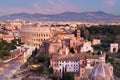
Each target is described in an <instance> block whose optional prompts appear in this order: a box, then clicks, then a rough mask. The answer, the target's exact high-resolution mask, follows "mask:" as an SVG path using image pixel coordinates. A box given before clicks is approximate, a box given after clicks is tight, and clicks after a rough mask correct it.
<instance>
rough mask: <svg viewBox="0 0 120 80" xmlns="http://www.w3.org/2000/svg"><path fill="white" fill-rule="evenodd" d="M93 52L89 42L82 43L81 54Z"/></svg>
mask: <svg viewBox="0 0 120 80" xmlns="http://www.w3.org/2000/svg"><path fill="white" fill-rule="evenodd" d="M88 51H90V52H93V47H91V42H84V43H83V47H81V52H88Z"/></svg>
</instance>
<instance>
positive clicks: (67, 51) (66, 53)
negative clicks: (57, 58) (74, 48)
mask: <svg viewBox="0 0 120 80" xmlns="http://www.w3.org/2000/svg"><path fill="white" fill-rule="evenodd" d="M69 52H70V51H69V48H68V47H66V50H65V55H68V54H69Z"/></svg>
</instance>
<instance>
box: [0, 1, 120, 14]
mask: <svg viewBox="0 0 120 80" xmlns="http://www.w3.org/2000/svg"><path fill="white" fill-rule="evenodd" d="M66 11H69V12H86V11H89V12H94V11H105V12H108V13H112V14H117V15H120V0H0V16H1V15H6V14H12V13H19V12H28V13H44V14H56V13H61V12H66Z"/></svg>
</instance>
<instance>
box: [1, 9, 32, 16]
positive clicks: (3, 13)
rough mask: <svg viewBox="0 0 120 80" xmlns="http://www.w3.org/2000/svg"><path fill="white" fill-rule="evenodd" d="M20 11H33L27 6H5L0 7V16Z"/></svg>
mask: <svg viewBox="0 0 120 80" xmlns="http://www.w3.org/2000/svg"><path fill="white" fill-rule="evenodd" d="M21 12H31V13H34V10H30V9H27V8H6V7H0V16H3V15H7V14H13V13H21Z"/></svg>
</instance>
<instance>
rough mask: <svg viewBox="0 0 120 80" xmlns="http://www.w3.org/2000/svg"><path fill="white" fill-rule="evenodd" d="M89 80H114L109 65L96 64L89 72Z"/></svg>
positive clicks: (111, 68)
mask: <svg viewBox="0 0 120 80" xmlns="http://www.w3.org/2000/svg"><path fill="white" fill-rule="evenodd" d="M89 80H114V78H113V67H112V65H111V64H109V63H108V64H106V63H103V62H101V63H98V64H96V65H95V66H94V67H93V69H92V70H91V73H90V76H89Z"/></svg>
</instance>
